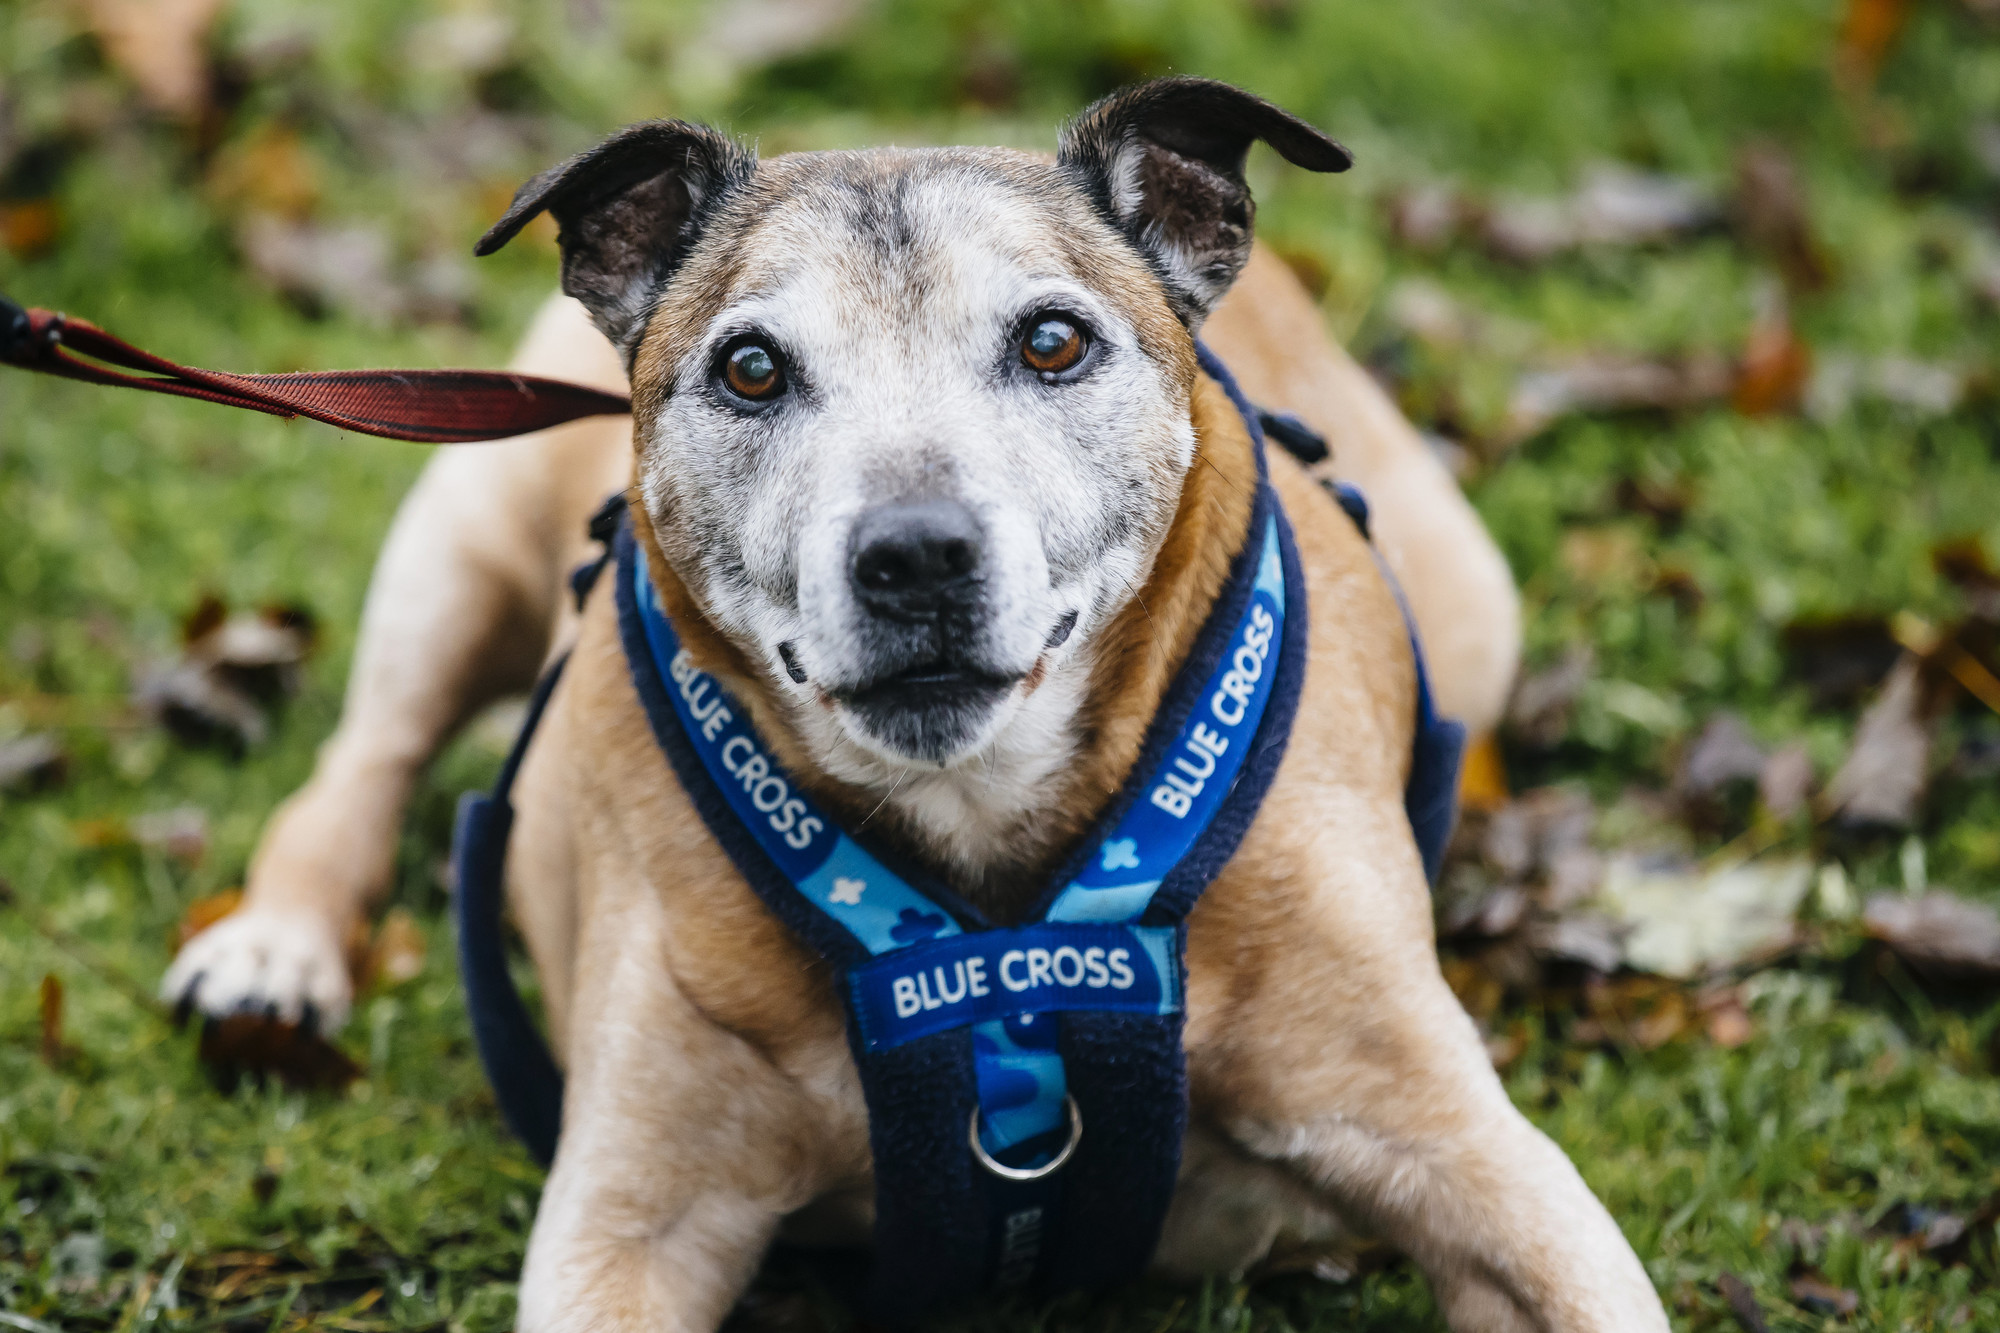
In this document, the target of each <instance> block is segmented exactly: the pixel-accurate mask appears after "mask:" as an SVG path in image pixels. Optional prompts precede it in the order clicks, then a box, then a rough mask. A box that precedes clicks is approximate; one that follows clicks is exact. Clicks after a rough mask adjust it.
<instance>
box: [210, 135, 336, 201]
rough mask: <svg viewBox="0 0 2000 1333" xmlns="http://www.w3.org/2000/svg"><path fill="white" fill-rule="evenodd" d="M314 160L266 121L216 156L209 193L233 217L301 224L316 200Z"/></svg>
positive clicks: (295, 139)
mask: <svg viewBox="0 0 2000 1333" xmlns="http://www.w3.org/2000/svg"><path fill="white" fill-rule="evenodd" d="M320 175H321V172H320V166H319V160H318V158H317V157H315V156H314V154H313V152H312V151H311V150H310V149H309V148H307V147H306V144H305V141H304V140H302V139H301V138H300V137H299V132H298V130H297V129H296V128H295V127H294V126H292V125H290V124H287V123H285V122H283V121H273V122H269V123H267V124H265V125H263V126H261V127H259V128H258V129H256V130H254V131H252V132H251V133H250V134H249V135H248V136H247V137H245V138H243V139H241V140H239V141H237V142H235V143H232V144H230V145H229V146H228V147H226V148H224V149H223V150H222V151H221V152H220V153H218V154H217V155H216V159H215V165H214V166H213V167H211V168H210V169H209V173H208V180H207V184H208V190H209V193H210V194H211V195H213V196H214V197H215V199H216V200H217V201H218V202H219V203H221V204H223V205H224V206H225V207H227V208H228V209H229V210H230V211H231V212H232V213H237V212H241V213H245V214H248V215H250V216H253V217H255V216H269V217H275V218H288V219H291V220H293V221H295V222H296V221H304V220H305V219H306V218H309V217H311V216H312V214H313V212H314V211H315V210H316V209H318V207H319V202H320V193H321V187H320Z"/></svg>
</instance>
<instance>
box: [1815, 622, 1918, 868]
mask: <svg viewBox="0 0 2000 1333" xmlns="http://www.w3.org/2000/svg"><path fill="white" fill-rule="evenodd" d="M1931 693H1933V691H1930V690H1928V689H1927V688H1926V685H1925V682H1924V679H1923V664H1922V662H1921V660H1920V659H1919V658H1918V657H1917V656H1916V655H1915V654H1913V653H1906V654H1904V656H1903V659H1902V660H1901V661H1900V662H1898V663H1897V664H1896V667H1895V669H1894V670H1893V671H1891V672H1890V673H1889V679H1888V680H1887V681H1885V682H1884V683H1883V686H1882V692H1881V693H1880V694H1879V695H1877V696H1876V698H1875V702H1873V703H1871V704H1870V705H1869V706H1868V710H1867V711H1866V712H1865V713H1863V714H1862V715H1861V722H1860V725H1859V726H1857V727H1856V728H1855V732H1854V744H1853V746H1852V748H1850V749H1849V750H1848V752H1847V758H1846V760H1845V761H1843V762H1842V764H1841V766H1840V770H1839V771H1838V772H1836V773H1835V774H1834V775H1833V781H1831V782H1830V783H1828V784H1827V789H1826V804H1827V807H1828V809H1829V811H1830V812H1832V813H1833V814H1835V815H1837V816H1838V817H1839V818H1840V820H1841V821H1842V822H1843V823H1846V824H1850V825H1854V826H1857V827H1863V828H1876V827H1881V828H1908V827H1910V826H1911V825H1912V824H1913V823H1914V822H1915V821H1916V817H1917V812H1918V809H1919V807H1920V806H1921V805H1922V803H1923V799H1924V792H1925V790H1926V789H1927V788H1928V787H1929V785H1930V759H1931V744H1932V741H1933V739H1934V733H1935V731H1936V722H1937V712H1936V709H1935V707H1934V705H1932V704H1931V703H1930V702H1929V701H1928V700H1927V698H1926V696H1927V695H1928V694H1931Z"/></svg>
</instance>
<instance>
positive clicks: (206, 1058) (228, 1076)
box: [201, 1014, 361, 1092]
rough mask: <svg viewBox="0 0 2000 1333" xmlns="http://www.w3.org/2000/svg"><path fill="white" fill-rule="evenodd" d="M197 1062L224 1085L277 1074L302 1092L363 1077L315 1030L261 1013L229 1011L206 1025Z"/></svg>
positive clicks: (331, 1088)
mask: <svg viewBox="0 0 2000 1333" xmlns="http://www.w3.org/2000/svg"><path fill="white" fill-rule="evenodd" d="M201 1060H202V1063H203V1064H205V1065H207V1066H208V1067H209V1069H210V1071H211V1072H212V1073H213V1074H214V1076H215V1078H216V1081H217V1082H218V1083H219V1084H221V1085H222V1086H223V1087H224V1088H225V1089H228V1088H233V1087H234V1086H235V1085H236V1083H237V1082H238V1081H240V1080H241V1079H242V1077H243V1076H244V1075H246V1074H247V1075H250V1076H251V1077H252V1078H259V1079H261V1078H263V1077H265V1076H267V1075H275V1076H276V1077H277V1078H278V1079H279V1080H280V1081H281V1082H283V1083H284V1084H285V1085H286V1086H287V1087H290V1088H294V1089H297V1090H299V1091H304V1092H316V1091H331V1092H340V1091H343V1090H345V1089H346V1087H347V1085H348V1084H350V1083H352V1082H353V1081H354V1080H355V1079H357V1078H359V1077H361V1066H359V1065H357V1064H356V1063H354V1061H353V1060H351V1059H349V1058H348V1056H347V1054H346V1053H345V1052H343V1051H342V1050H341V1049H340V1048H339V1047H337V1046H335V1045H333V1044H332V1043H331V1042H328V1041H327V1040H326V1039H325V1038H323V1037H321V1036H319V1035H318V1034H317V1033H314V1032H311V1031H308V1030H307V1029H306V1028H304V1027H302V1026H300V1025H299V1024H296V1023H283V1022H280V1021H278V1020H277V1019H274V1018H265V1017H263V1016H262V1015H260V1014H232V1015H231V1016H230V1017H228V1018H218V1019H213V1020H210V1021H209V1022H208V1023H206V1024H204V1025H203V1027H202V1032H201Z"/></svg>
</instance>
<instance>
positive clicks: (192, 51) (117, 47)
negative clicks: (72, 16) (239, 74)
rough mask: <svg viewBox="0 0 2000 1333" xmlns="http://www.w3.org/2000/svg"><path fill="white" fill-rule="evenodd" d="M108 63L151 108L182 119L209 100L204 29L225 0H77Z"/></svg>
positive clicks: (190, 117) (187, 117) (194, 116)
mask: <svg viewBox="0 0 2000 1333" xmlns="http://www.w3.org/2000/svg"><path fill="white" fill-rule="evenodd" d="M79 3H80V4H81V6H82V8H83V12H84V16H85V19H86V21H87V22H88V23H89V24H90V27H91V30H92V31H93V32H94V33H96V34H97V39H98V41H99V42H101V43H102V44H103V46H104V53H105V55H107V56H108V57H110V59H111V63H112V64H114V65H116V66H117V67H118V69H119V70H120V71H121V72H122V73H123V74H124V75H125V76H126V77H127V78H129V79H131V80H132V82H133V83H134V84H135V85H137V87H138V89H139V94H140V96H142V97H144V98H145V100H146V102H147V103H148V104H149V105H150V106H151V107H152V108H153V109H154V110H155V111H162V112H165V113H166V114H168V115H170V116H173V117H175V118H177V119H180V120H188V121H191V120H193V119H195V118H196V117H197V116H198V115H200V113H201V111H202V108H203V107H204V106H205V105H206V103H207V100H208V87H209V73H208V33H209V29H210V28H211V27H213V26H214V24H215V19H216V16H217V15H218V14H220V13H221V12H222V5H223V0H79Z"/></svg>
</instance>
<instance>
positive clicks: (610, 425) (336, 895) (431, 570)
mask: <svg viewBox="0 0 2000 1333" xmlns="http://www.w3.org/2000/svg"><path fill="white" fill-rule="evenodd" d="M516 366H517V368H518V369H521V370H524V371H532V372H535V373H540V374H545V375H552V376H558V377H566V378H572V379H584V380H587V381H589V382H592V383H596V384H598V385H600V386H603V387H609V388H616V389H619V390H621V391H622V389H623V377H622V372H621V371H620V369H619V366H618V363H617V358H616V355H615V354H614V353H613V352H612V350H611V348H610V346H609V345H608V344H607V343H606V342H605V341H604V339H603V338H602V337H601V336H600V335H599V334H598V333H597V332H596V331H595V330H593V329H591V328H590V326H589V324H588V322H587V321H586V319H585V317H584V315H583V313H582V311H581V308H580V307H578V306H576V304H575V303H574V302H570V301H558V302H551V303H550V305H549V306H548V307H546V308H545V309H544V311H543V313H542V315H541V317H540V318H538V319H537V321H536V323H535V326H534V328H533V329H532V330H531V332H530V333H529V336H528V338H527V340H526V342H525V343H524V345H523V348H522V352H521V354H520V356H519V357H517V358H516ZM630 441H631V427H630V423H629V421H627V420H625V419H623V418H598V419H593V420H588V421H583V422H578V423H575V424H573V425H570V426H566V427H562V428H559V429H557V430H553V431H548V432H544V433H543V434H541V435H535V436H527V437H523V438H521V439H518V440H510V441H506V442H504V443H497V444H480V445H458V446H453V447H451V448H448V449H443V450H440V451H439V452H438V454H437V455H436V457H435V458H433V459H432V461H431V463H430V465H429V466H428V467H427V468H426V469H425V471H424V473H423V476H422V477H421V478H420V479H419V480H418V482H417V484H416V486H415V487H414V488H413V489H412V490H411V492H410V494H409V495H408V497H406V498H405V500H404V502H403V504H402V507H401V508H400V509H399V510H398V511H397V515H396V520H395V523H394V525H393V526H392V528H391V529H390V533H389V537H388V540H387V542H386V543H385V544H384V546H383V548H382V554H381V557H380V558H379V560H378V561H377V563H376V566H375V573H374V577H373V579H372V580H371V582H370V584H369V590H368V598H367V602H366V605H365V608H364V610H363V612H362V619H361V633H360V638H359V641H358V643H357V645H356V648H355V654H354V664H353V669H352V673H351V675H350V678H349V681H348V689H347V700H346V705H345V708H344V709H343V711H342V714H341V720H340V725H339V728H338V729H337V730H336V731H335V733H334V735H333V737H332V738H331V739H330V740H329V741H328V742H327V744H326V745H325V747H324V748H323V749H322V750H321V752H320V755H319V759H318V762H317V763H316V765H315V766H314V769H313V775H312V778H311V780H310V781H308V782H307V783H306V785H305V786H304V787H302V788H301V789H300V790H299V791H298V792H297V793H295V794H294V795H293V796H292V797H291V798H290V799H289V800H287V801H286V802H285V803H284V805H283V806H281V807H280V808H279V810H278V812H277V813H276V814H275V815H274V816H273V817H272V819H271V822H270V824H269V825H268V826H267V827H266V828H265V831H264V836H263V839H262V841H261V842H260V843H259V845H258V848H257V852H256V855H255V856H254V857H253V858H252V860H251V864H250V873H249V876H248V884H247V887H246V892H245V896H244V902H243V906H242V907H241V908H240V909H239V910H238V911H237V912H235V913H234V914H233V915H231V916H229V917H227V918H225V919H224V920H223V921H221V922H219V923H217V924H216V925H214V926H212V927H210V928H209V929H208V930H206V931H204V932H203V933H202V934H201V935H199V936H197V937H196V938H195V939H194V940H192V941H190V942H189V944H188V946H187V947H186V948H185V949H183V950H182V951H181V953H180V956H179V957H178V958H176V959H175V960H174V964H173V966H172V967H171V968H170V969H169V970H168V973H167V976H166V979H165V981H164V982H163V983H162V991H163V993H164V994H165V996H166V998H167V999H168V1000H170V1001H172V1002H175V1003H178V1004H184V1005H189V1006H192V1007H196V1008H199V1009H200V1010H202V1011H203V1012H204V1013H207V1014H211V1015H217V1016H220V1015H226V1014H230V1013H234V1012H239V1011H245V1010H247V1011H252V1012H266V1013H270V1014H273V1015H275V1016H278V1017H282V1018H285V1019H288V1020H295V1021H296V1020H302V1019H314V1020H316V1021H318V1022H319V1023H320V1024H322V1025H324V1026H326V1027H328V1028H329V1029H331V1028H335V1027H338V1026H339V1025H340V1023H341V1022H342V1021H343V1020H344V1019H345V1017H346V1015H347V1010H348V1007H349V1004H350V1002H351V996H352V986H351V982H350V980H349V976H348V969H347V962H346V953H347V946H348V943H349V940H350V937H351V936H352V935H353V934H354V932H355V931H356V929H357V927H358V926H359V925H360V924H361V922H362V918H363V913H364V912H365V910H366V908H367V906H368V905H369V903H370V902H371V901H373V900H374V899H375V898H376V897H378V896H379V895H380V894H381V893H382V892H383V891H384V890H385V889H386V888H387V886H388V882H389V876H390V872H391V871H392V869H393V867H394V860H395V850H396V841H397V836H398V833H399V832H400V830H401V827H402V818H403V807H404V804H405V803H406V802H407V800H408V799H409V795H410V791H411V788H412V786H413V784H414V783H415V781H416V779H417V776H418V774H419V773H420V772H421V771H422V768H423V766H424V764H425V763H426V762H427V761H428V760H429V759H430V757H431V756H432V754H434V753H435V752H436V750H437V748H438V747H439V746H440V745H441V744H442V743H443V742H444V740H445V738H446V737H448V736H449V735H450V734H451V731H452V730H453V728H455V727H456V726H457V725H458V724H459V723H460V722H461V721H462V720H463V719H464V718H465V717H466V716H468V715H469V714H470V713H471V712H472V711H473V710H474V709H476V708H478V707H479V706H480V705H482V704H484V703H486V702H488V701H490V700H491V699H493V698H495V697H498V696H500V695H502V694H505V693H508V692H511V691H516V690H520V689H523V688H525V687H526V686H527V685H528V684H529V683H530V682H532V680H533V679H534V675H535V671H536V668H537V667H538V665H539V664H540V662H541V661H542V658H543V656H544V655H545V653H546V652H547V650H548V645H549V641H550V634H551V627H552V625H554V624H555V623H556V620H557V617H556V614H555V612H556V608H557V607H558V606H559V605H560V604H561V602H562V596H561V585H562V577H563V572H564V570H565V569H566V567H567V564H568V563H569V562H570V561H572V560H573V559H575V558H576V557H577V556H579V555H581V554H582V548H583V547H584V545H585V542H584V536H583V522H584V518H585V516H586V515H588V513H589V512H590V510H591V508H592V507H593V506H594V505H595V504H596V503H597V502H598V501H599V500H601V499H602V498H603V496H604V495H605V494H606V493H608V492H610V491H612V490H616V489H617V488H618V487H619V486H621V485H623V484H624V483H625V480H626V478H627V476H628V475H629V471H630V467H631V463H630V457H631V444H630Z"/></svg>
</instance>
